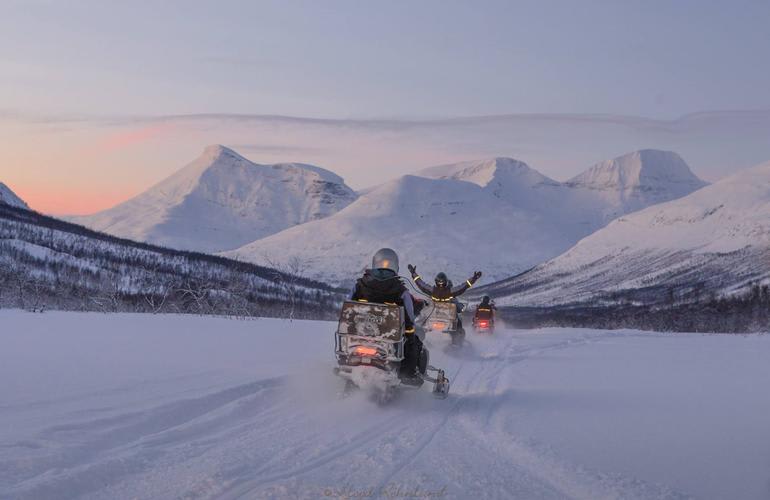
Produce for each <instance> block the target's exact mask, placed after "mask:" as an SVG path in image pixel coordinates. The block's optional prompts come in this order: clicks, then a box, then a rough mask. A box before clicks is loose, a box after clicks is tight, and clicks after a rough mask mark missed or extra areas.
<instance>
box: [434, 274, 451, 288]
mask: <svg viewBox="0 0 770 500" xmlns="http://www.w3.org/2000/svg"><path fill="white" fill-rule="evenodd" d="M448 283H449V279H448V278H447V277H446V274H444V273H438V274H437V275H436V286H437V287H439V288H444V287H445V286H447V284H448Z"/></svg>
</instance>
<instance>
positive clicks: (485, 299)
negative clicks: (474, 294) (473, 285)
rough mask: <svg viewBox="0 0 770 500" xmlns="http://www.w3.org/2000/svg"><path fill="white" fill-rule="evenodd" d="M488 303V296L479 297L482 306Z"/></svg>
mask: <svg viewBox="0 0 770 500" xmlns="http://www.w3.org/2000/svg"><path fill="white" fill-rule="evenodd" d="M488 302H489V295H484V296H483V297H481V303H482V304H486V303H488Z"/></svg>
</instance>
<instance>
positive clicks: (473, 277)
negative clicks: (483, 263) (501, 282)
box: [469, 271, 481, 283]
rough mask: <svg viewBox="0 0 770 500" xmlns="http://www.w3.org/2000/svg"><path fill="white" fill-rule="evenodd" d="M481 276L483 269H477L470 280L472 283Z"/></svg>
mask: <svg viewBox="0 0 770 500" xmlns="http://www.w3.org/2000/svg"><path fill="white" fill-rule="evenodd" d="M479 278H481V271H476V272H475V273H473V276H471V279H470V280H469V281H470V282H471V283H476V282H477V281H478V280H479Z"/></svg>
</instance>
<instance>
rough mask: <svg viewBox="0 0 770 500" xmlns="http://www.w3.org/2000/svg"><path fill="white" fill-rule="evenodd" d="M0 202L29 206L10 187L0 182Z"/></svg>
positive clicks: (20, 206) (22, 206) (19, 206)
mask: <svg viewBox="0 0 770 500" xmlns="http://www.w3.org/2000/svg"><path fill="white" fill-rule="evenodd" d="M0 203H4V204H6V205H10V206H12V207H17V208H29V207H28V206H27V204H26V203H25V202H24V200H22V199H21V198H19V197H18V196H16V193H14V192H13V191H11V188H9V187H8V186H6V185H5V184H3V183H2V182H0Z"/></svg>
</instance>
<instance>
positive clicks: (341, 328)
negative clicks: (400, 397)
mask: <svg viewBox="0 0 770 500" xmlns="http://www.w3.org/2000/svg"><path fill="white" fill-rule="evenodd" d="M414 335H417V333H415V334H414ZM404 342H405V339H404V309H403V308H402V307H400V306H397V305H390V304H376V303H371V302H354V301H346V302H345V303H343V305H342V310H341V312H340V319H339V324H338V326H337V332H336V334H335V354H336V356H337V365H338V366H337V367H335V369H334V371H335V373H337V375H339V376H341V377H343V378H345V379H346V380H347V381H348V386H355V387H359V388H366V389H369V390H372V391H373V393H374V395H375V397H376V399H377V400H378V401H379V402H380V403H385V402H387V401H389V400H390V399H392V398H393V396H394V395H395V393H396V391H397V390H398V389H399V388H401V387H410V388H411V387H413V386H411V385H405V384H402V383H401V380H400V378H399V370H400V368H401V362H402V361H403V360H404ZM428 361H429V353H428V349H427V348H425V347H423V349H422V352H421V355H420V359H419V362H418V372H419V374H420V377H421V378H422V379H423V380H424V381H426V382H431V383H432V384H433V394H434V396H435V397H437V398H440V399H444V398H446V397H447V395H448V394H449V379H448V378H446V375H445V374H444V370H441V369H439V368H435V367H433V366H430V365H429V364H428ZM429 373H431V374H435V376H430V375H428V374H429Z"/></svg>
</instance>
